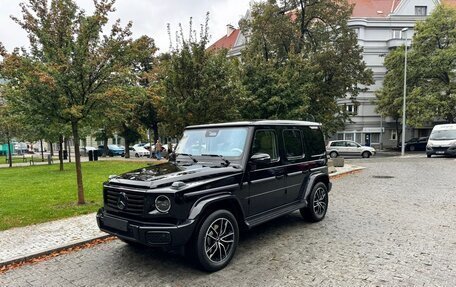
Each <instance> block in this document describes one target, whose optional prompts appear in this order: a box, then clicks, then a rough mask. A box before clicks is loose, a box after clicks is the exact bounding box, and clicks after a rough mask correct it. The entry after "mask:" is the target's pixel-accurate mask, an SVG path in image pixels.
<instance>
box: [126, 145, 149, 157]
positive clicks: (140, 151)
mask: <svg viewBox="0 0 456 287" xmlns="http://www.w3.org/2000/svg"><path fill="white" fill-rule="evenodd" d="M130 155H134V156H135V157H142V156H149V155H150V152H149V151H148V150H147V149H145V148H143V147H141V146H136V147H135V146H132V147H131V148H130Z"/></svg>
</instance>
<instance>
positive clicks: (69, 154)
mask: <svg viewBox="0 0 456 287" xmlns="http://www.w3.org/2000/svg"><path fill="white" fill-rule="evenodd" d="M67 147H68V149H67V151H68V162H71V146H70V142H69V141H68V140H67Z"/></svg>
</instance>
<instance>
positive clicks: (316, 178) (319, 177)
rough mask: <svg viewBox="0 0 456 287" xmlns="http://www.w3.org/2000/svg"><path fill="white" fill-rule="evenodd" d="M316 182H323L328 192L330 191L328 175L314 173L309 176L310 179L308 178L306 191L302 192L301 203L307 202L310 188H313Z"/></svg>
mask: <svg viewBox="0 0 456 287" xmlns="http://www.w3.org/2000/svg"><path fill="white" fill-rule="evenodd" d="M317 182H323V183H324V184H325V185H326V186H327V188H328V192H329V191H330V190H331V183H330V181H329V175H327V174H325V173H322V172H318V173H314V174H312V175H310V177H309V180H308V182H307V186H306V189H305V191H304V194H303V197H302V199H301V201H307V198H308V197H309V194H310V192H311V191H312V188H313V187H314V185H315V184H316V183H317Z"/></svg>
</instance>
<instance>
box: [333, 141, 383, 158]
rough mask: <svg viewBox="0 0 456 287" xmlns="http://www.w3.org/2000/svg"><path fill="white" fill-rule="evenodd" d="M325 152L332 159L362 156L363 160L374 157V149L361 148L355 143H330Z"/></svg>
mask: <svg viewBox="0 0 456 287" xmlns="http://www.w3.org/2000/svg"><path fill="white" fill-rule="evenodd" d="M326 152H327V153H328V154H329V156H330V157H332V158H335V157H338V156H341V155H342V156H343V155H351V156H362V157H364V158H369V157H371V156H373V155H375V149H374V148H373V147H370V146H362V145H360V144H359V143H357V142H354V141H347V140H340V141H330V142H329V143H328V145H327V146H326Z"/></svg>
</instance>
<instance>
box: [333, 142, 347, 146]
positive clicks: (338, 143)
mask: <svg viewBox="0 0 456 287" xmlns="http://www.w3.org/2000/svg"><path fill="white" fill-rule="evenodd" d="M331 146H345V142H332V143H331Z"/></svg>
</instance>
